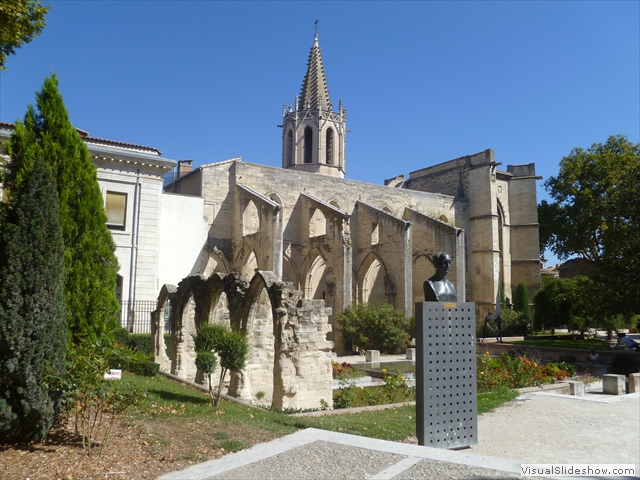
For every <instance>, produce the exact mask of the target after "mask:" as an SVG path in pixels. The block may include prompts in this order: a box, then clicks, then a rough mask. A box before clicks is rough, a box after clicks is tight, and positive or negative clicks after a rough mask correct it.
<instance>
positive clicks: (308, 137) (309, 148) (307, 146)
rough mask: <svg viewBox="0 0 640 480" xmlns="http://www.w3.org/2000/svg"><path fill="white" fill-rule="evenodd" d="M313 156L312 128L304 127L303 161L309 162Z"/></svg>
mask: <svg viewBox="0 0 640 480" xmlns="http://www.w3.org/2000/svg"><path fill="white" fill-rule="evenodd" d="M312 157H313V130H311V127H307V128H305V129H304V163H311V162H312Z"/></svg>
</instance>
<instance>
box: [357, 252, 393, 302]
mask: <svg viewBox="0 0 640 480" xmlns="http://www.w3.org/2000/svg"><path fill="white" fill-rule="evenodd" d="M357 278H358V290H359V301H360V303H364V302H370V303H373V302H375V301H377V300H385V301H388V300H389V299H388V298H387V294H386V289H385V278H387V269H386V266H385V265H384V262H383V261H382V259H381V258H380V257H378V256H377V255H376V254H374V253H373V252H372V253H370V254H369V255H368V256H367V258H365V260H364V262H362V265H361V266H360V269H359V271H358V277H357ZM390 303H392V304H393V302H390Z"/></svg>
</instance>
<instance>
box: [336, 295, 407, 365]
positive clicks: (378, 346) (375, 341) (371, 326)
mask: <svg viewBox="0 0 640 480" xmlns="http://www.w3.org/2000/svg"><path fill="white" fill-rule="evenodd" d="M338 323H339V324H340V326H341V327H342V329H343V336H344V337H345V339H347V340H348V341H350V342H352V343H353V344H354V345H357V346H358V347H360V348H364V349H365V350H380V351H381V352H383V353H388V354H395V353H400V352H402V351H403V350H404V349H406V348H407V346H408V345H409V342H410V341H411V338H412V337H413V336H414V335H415V332H412V331H411V325H415V322H413V323H412V320H411V319H410V318H409V317H407V316H406V315H405V312H404V311H403V310H396V309H395V308H393V306H392V305H390V304H389V303H387V302H383V301H378V302H376V303H375V304H371V303H360V304H358V305H355V304H354V305H351V306H350V307H349V308H347V309H346V310H345V311H344V312H342V313H341V314H340V315H339V317H338Z"/></svg>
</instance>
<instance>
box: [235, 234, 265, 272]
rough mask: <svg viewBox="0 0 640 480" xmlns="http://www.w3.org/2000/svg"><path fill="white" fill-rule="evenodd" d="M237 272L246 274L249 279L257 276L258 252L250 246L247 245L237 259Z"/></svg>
mask: <svg viewBox="0 0 640 480" xmlns="http://www.w3.org/2000/svg"><path fill="white" fill-rule="evenodd" d="M235 263H236V268H237V271H239V272H241V273H243V274H245V275H246V276H247V279H250V278H252V277H253V276H254V275H255V271H256V269H258V268H259V265H260V264H259V261H258V256H257V255H256V250H255V249H254V248H253V247H252V246H251V245H250V244H249V243H245V244H244V245H243V246H242V249H241V250H240V253H238V255H237V257H236V262H235Z"/></svg>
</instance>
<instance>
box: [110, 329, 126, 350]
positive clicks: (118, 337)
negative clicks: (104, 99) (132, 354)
mask: <svg viewBox="0 0 640 480" xmlns="http://www.w3.org/2000/svg"><path fill="white" fill-rule="evenodd" d="M129 335H130V333H129V330H127V329H126V328H122V327H121V328H116V329H115V330H114V331H113V341H114V343H115V344H116V345H123V346H128V344H129Z"/></svg>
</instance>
